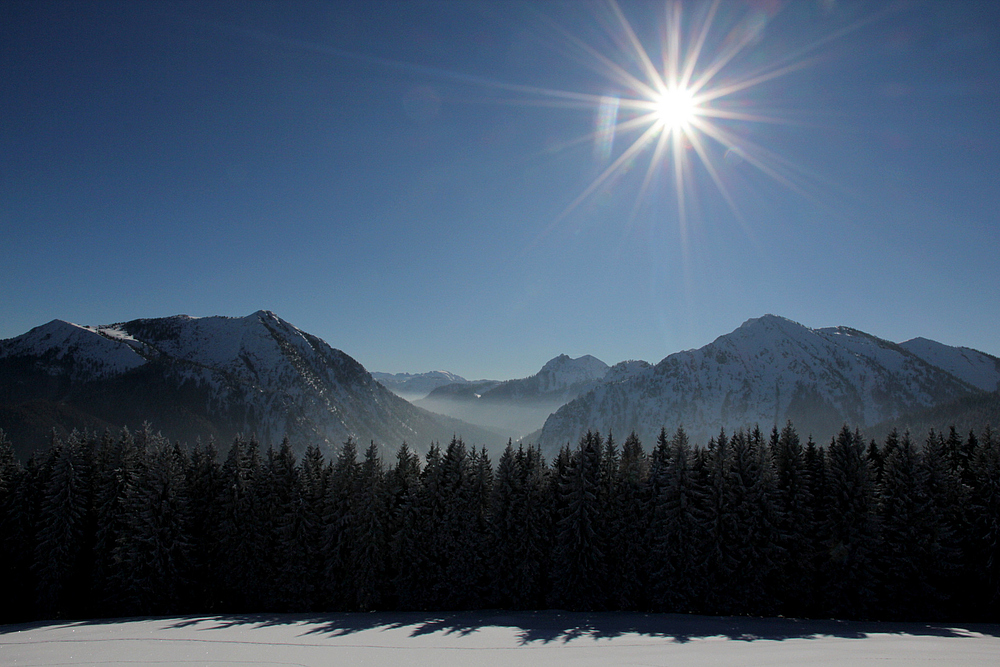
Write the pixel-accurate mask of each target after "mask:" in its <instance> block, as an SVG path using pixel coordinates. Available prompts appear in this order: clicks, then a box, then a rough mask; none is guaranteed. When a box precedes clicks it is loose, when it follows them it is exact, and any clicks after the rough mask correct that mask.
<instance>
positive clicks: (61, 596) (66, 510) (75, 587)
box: [34, 431, 90, 616]
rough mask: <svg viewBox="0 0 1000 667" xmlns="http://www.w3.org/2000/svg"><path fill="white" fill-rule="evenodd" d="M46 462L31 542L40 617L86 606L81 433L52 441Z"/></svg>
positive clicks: (84, 472) (87, 505) (86, 496)
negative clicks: (33, 547) (33, 553)
mask: <svg viewBox="0 0 1000 667" xmlns="http://www.w3.org/2000/svg"><path fill="white" fill-rule="evenodd" d="M47 458H48V465H47V466H46V467H47V468H48V471H47V472H48V474H47V475H46V476H45V478H44V479H45V481H44V495H43V496H42V502H41V506H40V508H39V517H38V521H39V523H38V536H37V541H36V544H35V561H34V566H35V567H34V569H35V572H36V574H37V577H38V583H37V587H38V588H37V605H38V610H39V612H40V613H41V614H43V615H45V616H65V615H67V614H70V615H74V614H78V613H79V612H80V609H81V606H82V605H83V604H84V603H85V602H86V600H85V597H84V596H85V593H86V586H87V583H88V577H89V572H87V571H86V570H85V562H86V559H87V558H88V556H89V554H88V553H86V551H85V539H86V535H85V528H86V523H87V519H88V517H87V512H88V511H89V508H90V498H89V490H90V480H89V479H88V473H89V471H88V469H87V461H86V459H85V450H84V444H83V441H82V438H81V436H80V434H78V433H77V432H76V431H74V432H73V433H71V434H70V435H69V438H68V439H67V441H66V442H65V443H63V442H61V441H60V440H58V439H57V438H53V443H52V447H51V449H50V450H49V453H48V455H47Z"/></svg>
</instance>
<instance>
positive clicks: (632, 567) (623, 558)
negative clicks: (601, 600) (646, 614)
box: [612, 431, 650, 609]
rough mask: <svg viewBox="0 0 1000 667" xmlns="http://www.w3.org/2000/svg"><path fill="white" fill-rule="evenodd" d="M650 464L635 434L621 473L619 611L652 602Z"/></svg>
mask: <svg viewBox="0 0 1000 667" xmlns="http://www.w3.org/2000/svg"><path fill="white" fill-rule="evenodd" d="M648 475H649V462H648V461H647V458H646V453H645V452H644V451H643V449H642V443H641V442H640V440H639V437H638V436H637V435H636V434H635V431H633V432H632V433H630V434H629V436H628V437H627V438H626V439H625V443H624V444H623V445H622V454H621V461H620V467H619V472H618V490H617V491H616V495H617V496H618V499H619V509H618V511H619V512H620V513H621V518H620V519H619V520H618V524H619V529H618V543H617V545H616V546H615V549H616V550H617V553H618V558H617V567H618V569H619V571H620V574H619V576H618V579H617V581H618V586H619V588H618V591H617V595H616V598H617V599H612V604H614V605H616V607H617V608H619V609H642V608H645V607H646V606H648V602H649V592H648V586H649V577H648V576H647V572H646V571H647V569H648V568H647V561H648V560H649V552H648V550H647V548H646V535H647V533H648V530H649V524H650V517H649V515H648V513H647V512H646V507H647V504H648V501H647V498H646V482H647V477H648Z"/></svg>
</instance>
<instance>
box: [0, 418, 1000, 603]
mask: <svg viewBox="0 0 1000 667" xmlns="http://www.w3.org/2000/svg"><path fill="white" fill-rule="evenodd" d="M651 445H652V449H651V451H647V450H646V449H644V447H643V443H641V442H640V441H639V439H638V438H636V437H635V435H630V436H629V437H627V438H626V439H625V440H624V441H623V442H621V443H620V444H619V442H618V441H617V439H616V437H614V436H612V435H611V434H607V435H606V436H604V435H602V434H599V433H595V432H590V433H587V434H586V435H585V436H584V437H583V438H582V439H581V440H580V441H579V443H577V445H576V447H575V448H571V447H570V446H569V445H567V446H565V447H564V448H563V449H562V450H561V451H559V453H558V455H557V456H555V457H554V460H552V461H546V460H544V458H543V456H542V454H541V451H540V450H539V449H538V448H536V447H534V446H517V445H514V444H508V446H507V448H506V449H505V450H504V451H503V453H502V454H501V455H500V456H499V458H498V459H497V460H496V461H495V462H493V461H491V460H490V457H489V455H488V454H487V452H486V450H485V449H477V448H468V447H467V446H466V445H465V444H464V443H463V442H462V441H461V440H460V439H457V438H456V439H453V440H452V441H451V442H450V443H448V444H447V445H446V446H438V445H432V446H431V448H430V450H429V452H428V453H427V455H426V456H425V457H421V456H419V455H418V454H416V453H415V452H413V451H412V450H411V449H410V448H409V447H408V446H407V445H405V444H404V445H402V446H401V447H400V448H399V449H398V451H397V452H396V454H395V457H394V459H393V460H390V461H385V460H383V458H382V456H381V453H380V450H379V449H378V447H377V446H376V445H374V444H372V445H371V446H370V447H367V448H360V449H359V448H358V446H357V444H356V443H355V442H353V441H350V440H349V441H347V442H346V443H344V444H343V446H342V447H341V448H340V450H339V452H338V453H337V455H336V456H335V457H334V459H333V460H324V456H323V455H322V453H321V452H320V450H319V449H318V448H316V447H309V448H308V449H307V450H306V451H305V454H304V455H303V456H302V457H301V459H298V458H297V457H296V456H295V455H294V454H293V449H292V447H291V445H290V444H289V443H288V441H287V440H286V441H285V442H284V443H282V445H281V446H280V447H278V448H268V449H267V450H266V451H265V450H262V449H261V448H260V447H259V446H258V445H257V443H256V442H254V441H253V440H252V439H246V438H236V439H235V440H234V441H233V442H232V443H231V444H230V446H229V447H228V452H227V453H226V455H225V457H224V459H223V458H221V457H219V456H218V454H217V451H216V448H215V445H214V444H213V443H211V442H209V443H208V444H201V443H199V444H197V445H196V446H194V447H193V448H191V449H187V448H183V447H181V446H179V445H177V444H172V443H170V442H169V441H167V440H166V439H164V438H163V437H161V436H160V435H158V434H156V433H154V432H153V431H152V429H151V428H148V427H147V428H145V429H143V430H140V431H137V432H129V431H127V430H125V431H122V433H121V434H120V435H117V436H116V435H112V434H111V433H105V434H104V435H90V434H83V435H80V434H77V433H73V434H72V435H70V436H69V437H68V438H67V439H66V440H65V441H61V440H59V439H57V438H53V442H52V446H51V447H50V448H49V449H47V450H45V451H44V452H41V453H39V454H37V455H36V456H35V457H34V458H32V459H30V460H28V461H27V462H25V463H22V462H21V461H19V460H18V459H17V458H15V457H14V455H13V449H12V446H11V443H10V442H9V441H7V439H6V438H5V437H3V435H2V432H0V535H2V536H3V539H2V540H0V569H2V571H3V572H4V574H5V579H6V583H5V586H4V588H5V591H4V594H3V596H2V599H3V602H2V607H0V613H2V618H0V621H2V622H15V621H24V620H29V619H33V618H80V617H118V616H127V615H164V614H181V613H233V614H242V613H253V612H325V611H367V610H460V609H487V608H489V609H545V608H559V609H567V610H582V611H590V610H595V611H596V610H648V611H661V612H678V613H698V614H713V615H754V616H775V615H784V616H794V617H811V618H831V617H832V618H842V619H878V620H925V621H930V620H946V619H954V620H962V621H996V620H998V619H1000V438H998V437H997V435H996V434H994V433H992V432H991V431H990V429H989V428H986V429H985V430H983V431H981V432H979V433H976V432H970V433H968V434H967V435H962V434H960V433H957V432H956V431H955V429H951V431H950V433H947V434H945V433H940V432H934V431H931V432H930V433H928V434H925V435H922V436H921V437H920V438H916V437H914V436H913V435H911V434H909V433H902V434H900V433H897V432H893V433H891V434H890V435H889V436H888V437H887V438H886V439H885V440H884V441H882V442H875V441H870V442H866V441H865V439H864V438H863V437H862V436H861V434H860V433H859V432H857V431H851V430H850V429H849V428H848V427H846V426H845V427H844V428H843V429H842V430H841V431H840V433H839V435H838V436H837V437H835V438H834V439H833V440H832V441H830V442H828V443H825V444H822V445H818V444H816V443H814V442H812V440H811V439H810V440H809V441H808V442H805V443H803V442H802V441H801V439H800V436H799V435H798V433H797V432H796V430H795V428H794V426H793V425H792V424H791V423H788V424H787V425H786V426H785V427H784V428H782V429H780V430H779V429H777V428H775V429H773V430H772V431H771V433H770V434H765V433H763V432H761V430H760V429H759V428H753V429H743V430H736V431H735V432H732V433H726V432H725V431H723V432H720V433H719V434H718V435H717V436H716V437H714V438H712V439H711V440H710V441H709V442H708V443H706V444H705V445H704V446H702V445H696V444H693V443H690V442H689V440H688V437H687V435H686V434H685V432H684V431H683V430H682V429H678V430H677V431H676V432H675V433H673V434H669V433H667V432H665V431H661V433H660V436H659V438H658V439H657V441H656V442H655V443H651Z"/></svg>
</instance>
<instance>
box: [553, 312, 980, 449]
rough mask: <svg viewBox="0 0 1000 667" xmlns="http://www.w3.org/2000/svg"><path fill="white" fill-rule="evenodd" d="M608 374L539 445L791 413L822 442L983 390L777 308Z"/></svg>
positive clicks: (703, 430) (702, 431) (886, 344)
mask: <svg viewBox="0 0 1000 667" xmlns="http://www.w3.org/2000/svg"><path fill="white" fill-rule="evenodd" d="M608 376H609V377H610V378H612V379H614V381H613V382H608V381H605V382H603V383H600V384H599V385H598V386H596V387H595V388H594V389H593V390H591V391H589V392H588V393H586V394H584V395H581V396H580V397H579V398H577V399H576V400H574V401H572V402H570V403H568V404H567V405H565V406H563V407H562V408H560V409H559V410H558V411H557V412H556V413H555V414H553V415H552V416H550V417H549V419H548V420H547V421H546V423H545V426H544V427H543V429H542V434H541V437H540V440H541V443H542V444H543V445H545V446H549V447H554V446H560V445H562V444H564V443H566V442H574V441H575V440H576V439H578V438H579V437H580V435H581V434H582V433H583V432H585V431H586V430H588V429H592V428H596V429H599V430H601V431H605V432H606V431H608V430H609V429H610V430H613V431H614V432H615V433H628V432H629V431H631V430H636V431H637V432H638V433H639V435H640V437H642V438H643V439H649V438H655V436H656V434H657V433H658V432H659V430H660V428H661V427H666V428H667V429H668V430H671V429H673V428H676V427H677V426H678V425H680V424H683V425H684V427H685V428H686V429H687V430H688V432H689V433H690V434H691V435H692V437H693V438H696V439H700V440H702V441H703V442H704V441H707V439H708V438H709V437H711V436H712V435H714V434H717V433H718V432H719V430H720V429H721V428H726V429H732V428H737V427H740V426H744V425H752V424H754V423H759V424H761V425H771V424H776V425H779V426H780V425H781V424H783V423H784V421H785V420H787V419H792V420H793V421H794V422H795V423H796V425H797V426H799V428H800V429H802V431H804V433H807V434H808V433H812V434H813V435H815V436H816V437H817V438H820V439H825V438H826V437H827V436H828V435H830V434H832V433H833V432H835V431H836V430H837V429H838V428H839V427H840V426H841V425H843V424H844V423H845V422H847V423H850V424H852V425H857V426H864V425H866V424H875V423H878V422H881V421H884V420H886V419H889V418H894V417H896V416H898V415H900V414H902V413H904V412H907V411H910V410H913V409H918V408H922V407H928V406H931V405H936V404H939V403H941V402H945V401H948V400H953V399H956V398H958V397H961V396H964V395H969V394H970V393H971V392H975V391H977V390H976V388H975V387H974V386H973V385H972V384H970V383H969V382H968V381H966V380H964V379H963V378H961V377H956V375H954V374H952V373H951V372H946V370H942V368H940V367H938V366H937V365H933V364H931V363H928V362H927V361H925V360H924V359H922V358H921V357H920V356H919V355H917V354H914V353H911V352H910V351H909V350H907V349H905V348H904V347H903V346H900V345H897V344H896V343H892V342H890V341H886V340H882V339H880V338H878V337H876V336H872V335H870V334H867V333H864V332H862V331H858V330H856V329H851V328H848V327H834V328H826V329H810V328H808V327H805V326H803V325H801V324H799V323H797V322H793V321H792V320H789V319H786V318H783V317H778V316H775V315H765V316H763V317H759V318H753V319H750V320H747V321H746V322H744V323H743V324H742V325H741V326H740V327H738V328H737V329H735V330H734V331H732V332H731V333H729V334H726V335H724V336H720V337H719V338H717V339H716V340H715V341H713V342H712V343H710V344H709V345H706V346H704V347H702V348H698V349H695V350H685V351H683V352H678V353H675V354H671V355H669V356H668V357H666V358H664V359H663V360H662V361H660V362H659V363H658V364H656V366H655V368H654V369H653V370H652V372H649V371H646V370H644V369H643V368H642V367H641V366H640V367H637V368H628V367H625V368H622V369H620V370H615V369H613V370H612V372H611V373H609V374H608ZM997 377H1000V375H998V376H997ZM994 386H995V385H994Z"/></svg>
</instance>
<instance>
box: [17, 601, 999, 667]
mask: <svg viewBox="0 0 1000 667" xmlns="http://www.w3.org/2000/svg"><path fill="white" fill-rule="evenodd" d="M931 663H933V664H940V665H997V664H1000V625H962V624H959V625H955V624H926V623H906V624H902V623H857V622H837V621H795V620H790V619H748V618H710V617H703V616H678V615H657V614H610V613H609V614H585V613H566V612H556V611H544V612H521V613H505V612H481V613H477V612H463V613H444V614H430V613H394V614H381V613H379V614H329V615H310V616H302V615H253V616H242V617H241V616H190V617H175V618H143V619H117V620H112V621H76V622H40V623H30V624H24V625H8V626H0V664H2V665H4V666H7V667H10V666H13V665H164V664H167V665H174V664H176V665H234V664H257V665H324V666H325V665H376V666H379V665H393V666H395V665H449V666H450V665H528V664H531V665H544V666H546V667H547V666H549V665H567V666H570V665H571V666H573V667H583V666H586V665H805V664H809V665H851V667H861V666H864V665H880V666H884V665H923V664H931Z"/></svg>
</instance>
